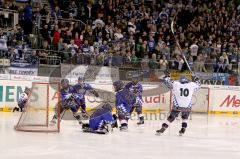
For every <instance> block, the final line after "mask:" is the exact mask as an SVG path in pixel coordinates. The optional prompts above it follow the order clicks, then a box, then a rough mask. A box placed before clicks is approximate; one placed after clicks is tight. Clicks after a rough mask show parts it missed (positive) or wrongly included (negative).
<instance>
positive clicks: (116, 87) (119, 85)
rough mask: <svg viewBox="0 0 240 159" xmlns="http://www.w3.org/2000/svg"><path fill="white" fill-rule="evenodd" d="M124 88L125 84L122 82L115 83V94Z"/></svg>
mask: <svg viewBox="0 0 240 159" xmlns="http://www.w3.org/2000/svg"><path fill="white" fill-rule="evenodd" d="M123 86H124V84H123V82H122V81H120V80H118V81H115V82H113V87H114V89H115V92H117V91H119V90H121V89H123Z"/></svg>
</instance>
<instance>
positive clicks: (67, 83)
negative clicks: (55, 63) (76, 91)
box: [61, 79, 69, 88]
mask: <svg viewBox="0 0 240 159" xmlns="http://www.w3.org/2000/svg"><path fill="white" fill-rule="evenodd" d="M61 86H62V87H63V88H67V87H68V86H69V80H68V79H62V80H61Z"/></svg>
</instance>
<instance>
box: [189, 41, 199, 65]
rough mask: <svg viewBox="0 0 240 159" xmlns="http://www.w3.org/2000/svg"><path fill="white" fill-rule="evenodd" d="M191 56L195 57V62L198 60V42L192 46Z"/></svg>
mask: <svg viewBox="0 0 240 159" xmlns="http://www.w3.org/2000/svg"><path fill="white" fill-rule="evenodd" d="M190 54H191V56H192V57H193V60H194V61H195V60H196V59H197V54H198V45H197V43H196V42H194V43H193V44H192V45H191V46H190Z"/></svg>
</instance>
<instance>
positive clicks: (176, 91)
mask: <svg viewBox="0 0 240 159" xmlns="http://www.w3.org/2000/svg"><path fill="white" fill-rule="evenodd" d="M165 83H166V85H167V86H168V88H170V89H171V90H172V98H173V100H172V101H173V106H174V107H180V108H191V107H192V96H193V93H194V92H196V91H197V90H199V89H200V86H201V84H200V82H199V81H197V82H188V83H184V84H182V83H180V82H179V81H172V80H171V79H170V78H169V77H167V78H165Z"/></svg>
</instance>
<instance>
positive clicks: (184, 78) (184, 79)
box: [179, 76, 189, 84]
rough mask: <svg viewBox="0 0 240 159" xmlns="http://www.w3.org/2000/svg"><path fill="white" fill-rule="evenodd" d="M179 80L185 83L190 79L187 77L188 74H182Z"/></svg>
mask: <svg viewBox="0 0 240 159" xmlns="http://www.w3.org/2000/svg"><path fill="white" fill-rule="evenodd" d="M179 82H180V83H183V84H184V83H188V82H189V80H188V79H187V77H186V76H181V77H180V78H179Z"/></svg>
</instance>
